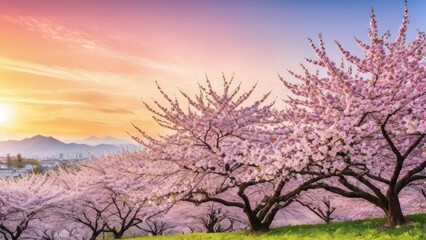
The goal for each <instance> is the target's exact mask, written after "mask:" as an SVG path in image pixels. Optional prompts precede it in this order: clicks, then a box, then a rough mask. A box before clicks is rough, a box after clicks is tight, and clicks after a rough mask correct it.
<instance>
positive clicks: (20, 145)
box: [0, 135, 120, 156]
mask: <svg viewBox="0 0 426 240" xmlns="http://www.w3.org/2000/svg"><path fill="white" fill-rule="evenodd" d="M119 150H120V147H118V146H116V145H112V144H98V145H95V146H91V145H88V144H78V143H64V142H61V141H59V140H58V139H56V138H53V137H46V136H42V135H36V136H34V137H31V138H25V139H22V140H9V141H0V155H2V156H4V155H6V154H8V153H9V154H12V155H15V154H18V153H21V154H22V155H24V156H47V155H54V154H60V153H63V154H70V153H83V154H87V153H90V154H93V155H99V154H108V153H116V152H118V151H119Z"/></svg>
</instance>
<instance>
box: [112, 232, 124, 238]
mask: <svg viewBox="0 0 426 240" xmlns="http://www.w3.org/2000/svg"><path fill="white" fill-rule="evenodd" d="M113 235H114V239H122V238H123V235H124V232H122V231H119V232H115V233H113Z"/></svg>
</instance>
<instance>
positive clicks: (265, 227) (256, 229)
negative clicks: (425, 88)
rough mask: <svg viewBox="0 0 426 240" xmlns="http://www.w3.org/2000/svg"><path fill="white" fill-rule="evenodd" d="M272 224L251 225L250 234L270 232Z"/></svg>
mask: <svg viewBox="0 0 426 240" xmlns="http://www.w3.org/2000/svg"><path fill="white" fill-rule="evenodd" d="M269 227H270V224H264V223H258V224H254V225H253V224H251V223H250V226H249V228H248V229H247V231H248V232H250V233H263V232H267V231H269Z"/></svg>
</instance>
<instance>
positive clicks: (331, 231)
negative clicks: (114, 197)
mask: <svg viewBox="0 0 426 240" xmlns="http://www.w3.org/2000/svg"><path fill="white" fill-rule="evenodd" d="M407 219H408V220H409V221H412V222H411V223H410V224H408V225H407V226H403V227H400V228H392V229H385V228H383V227H382V225H383V222H384V220H383V219H381V218H378V219H366V220H358V221H348V222H339V223H331V224H316V225H299V226H284V227H277V228H273V229H272V230H271V231H269V232H267V233H264V234H260V235H252V234H247V233H245V232H231V233H194V234H188V235H165V236H159V237H140V238H132V239H131V240H166V239H167V240H169V239H171V240H198V239H209V240H219V239H224V240H233V239H243V240H251V239H253V240H255V239H256V240H278V239H288V240H303V239H315V240H325V239H336V240H357V239H363V240H364V239H378V240H388V239H402V240H413V239H425V240H426V214H418V215H411V216H408V217H407Z"/></svg>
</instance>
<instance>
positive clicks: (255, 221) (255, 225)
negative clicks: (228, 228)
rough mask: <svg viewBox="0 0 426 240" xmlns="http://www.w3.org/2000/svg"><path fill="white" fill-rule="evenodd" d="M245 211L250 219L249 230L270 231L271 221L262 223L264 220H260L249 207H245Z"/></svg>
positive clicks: (252, 231)
mask: <svg viewBox="0 0 426 240" xmlns="http://www.w3.org/2000/svg"><path fill="white" fill-rule="evenodd" d="M244 213H245V214H246V215H247V218H248V220H249V228H248V229H247V231H248V232H251V233H257V232H267V231H269V226H270V225H271V223H266V224H265V223H262V220H260V219H259V218H258V217H257V216H256V215H255V214H254V213H253V212H252V211H250V210H248V209H244Z"/></svg>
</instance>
